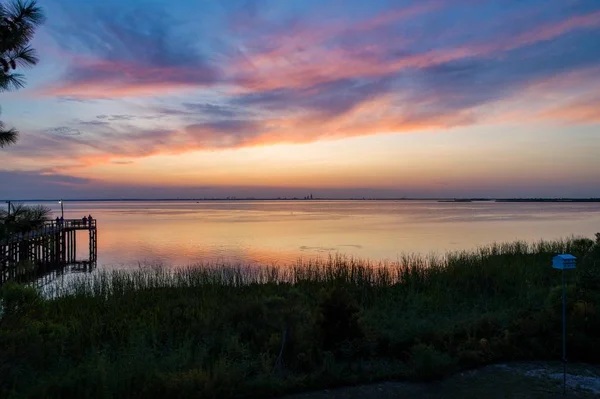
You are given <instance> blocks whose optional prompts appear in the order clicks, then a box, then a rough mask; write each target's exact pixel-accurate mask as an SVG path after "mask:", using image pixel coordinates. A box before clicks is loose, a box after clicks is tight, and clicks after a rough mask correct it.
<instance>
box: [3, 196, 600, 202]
mask: <svg viewBox="0 0 600 399" xmlns="http://www.w3.org/2000/svg"><path fill="white" fill-rule="evenodd" d="M0 201H1V202H4V203H6V202H9V201H10V202H57V201H58V199H48V198H45V199H3V200H0ZM63 201H65V202H67V201H68V202H211V201H229V202H235V201H257V202H260V201H282V202H285V201H306V202H311V201H313V202H314V201H437V202H456V203H462V202H600V198H314V199H304V198H296V197H293V198H280V197H279V198H232V197H229V198H84V199H68V198H63Z"/></svg>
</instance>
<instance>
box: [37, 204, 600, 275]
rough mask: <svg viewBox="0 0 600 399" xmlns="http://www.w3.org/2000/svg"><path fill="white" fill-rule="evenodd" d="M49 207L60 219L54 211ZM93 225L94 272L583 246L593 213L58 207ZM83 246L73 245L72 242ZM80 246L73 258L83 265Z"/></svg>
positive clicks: (534, 208) (599, 222) (410, 207)
mask: <svg viewBox="0 0 600 399" xmlns="http://www.w3.org/2000/svg"><path fill="white" fill-rule="evenodd" d="M45 205H47V206H48V205H49V206H50V207H51V208H52V209H53V211H54V215H55V216H57V215H58V216H60V206H59V205H58V204H55V203H52V204H49V203H45ZM88 214H91V215H92V216H93V217H94V218H96V219H97V221H98V266H99V267H100V268H103V267H106V268H112V267H119V268H120V267H137V266H138V264H140V263H142V264H159V263H160V264H166V265H176V266H185V265H190V264H194V263H198V262H210V263H215V262H219V263H221V262H226V263H233V264H238V263H240V264H269V265H271V264H279V265H282V264H289V263H294V262H296V261H297V260H298V259H299V258H314V257H326V256H328V255H329V254H336V253H340V254H346V255H352V256H357V257H360V258H368V259H372V260H396V259H397V258H398V256H399V255H401V254H402V253H425V254H426V253H430V252H438V253H442V252H445V251H449V250H461V249H471V248H475V247H477V246H479V245H485V244H489V243H492V242H494V241H496V242H503V241H513V240H517V239H518V240H526V241H537V240H540V239H556V238H561V237H568V236H571V235H583V236H587V237H590V238H591V237H593V234H594V233H595V232H598V231H600V203H496V202H471V203H442V202H437V201H231V202H227V201H215V202H205V201H200V202H195V201H169V202H159V201H145V202H66V203H65V218H80V217H82V216H84V215H88ZM82 238H83V237H82ZM83 247H85V245H80V246H79V248H78V251H79V252H78V256H80V257H85V256H87V253H86V248H83Z"/></svg>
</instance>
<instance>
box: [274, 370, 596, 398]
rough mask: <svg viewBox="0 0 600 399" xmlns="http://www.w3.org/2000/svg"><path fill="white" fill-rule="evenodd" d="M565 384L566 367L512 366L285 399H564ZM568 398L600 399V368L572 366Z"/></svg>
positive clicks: (319, 392) (304, 394) (327, 391)
mask: <svg viewBox="0 0 600 399" xmlns="http://www.w3.org/2000/svg"><path fill="white" fill-rule="evenodd" d="M562 383H563V374H562V363H510V364H499V365H493V366H487V367H484V368H481V369H478V370H473V371H467V372H463V373H460V374H457V375H454V376H453V377H450V378H447V379H445V380H443V381H440V382H433V383H427V384H424V383H422V384H421V383H420V384H417V383H408V382H382V383H378V384H371V385H362V386H355V387H347V388H340V389H334V390H323V391H317V392H308V393H302V394H297V395H291V396H286V397H285V398H284V399H359V398H365V399H371V398H377V399H392V398H405V397H415V398H422V399H429V398H431V399H433V398H450V399H455V398H456V399H458V398H461V399H471V398H472V399H475V398H477V399H479V398H485V399H500V398H510V399H520V398H543V399H545V398H561V397H564V396H563V388H562ZM566 397H570V398H598V397H600V366H589V365H583V364H569V365H568V366H567V395H566Z"/></svg>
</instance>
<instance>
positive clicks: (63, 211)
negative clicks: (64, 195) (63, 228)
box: [58, 200, 65, 219]
mask: <svg viewBox="0 0 600 399" xmlns="http://www.w3.org/2000/svg"><path fill="white" fill-rule="evenodd" d="M58 202H60V216H61V217H62V218H63V219H64V218H65V208H64V205H63V200H60V201H58Z"/></svg>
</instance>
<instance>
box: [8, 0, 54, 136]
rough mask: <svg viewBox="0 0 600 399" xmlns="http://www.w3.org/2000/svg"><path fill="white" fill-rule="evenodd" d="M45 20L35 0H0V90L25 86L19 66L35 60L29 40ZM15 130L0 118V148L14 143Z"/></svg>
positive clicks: (16, 134) (30, 63) (16, 133)
mask: <svg viewBox="0 0 600 399" xmlns="http://www.w3.org/2000/svg"><path fill="white" fill-rule="evenodd" d="M43 22H44V13H43V11H42V9H41V8H40V7H39V6H38V5H37V2H36V1H35V0H28V1H23V0H15V1H13V2H11V3H8V4H1V3H0V92H2V91H7V90H16V89H20V88H22V87H24V86H25V79H24V77H23V75H22V74H20V73H16V72H15V70H16V69H17V68H19V67H29V66H33V65H35V64H37V62H38V58H37V55H36V53H35V50H34V49H33V48H32V47H31V46H30V45H29V42H30V41H31V39H32V38H33V36H34V34H35V30H36V28H37V27H38V26H39V25H41V24H42V23H43ZM17 138H18V132H17V131H16V130H15V129H14V128H11V129H6V128H5V127H4V123H2V122H0V148H2V147H5V146H8V145H10V144H14V143H15V142H16V141H17Z"/></svg>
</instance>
